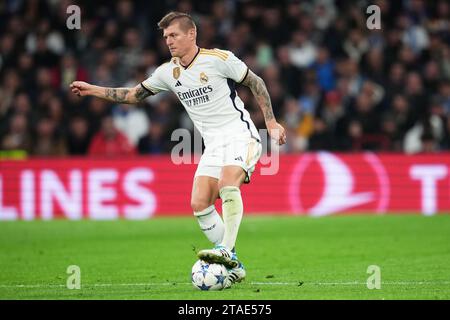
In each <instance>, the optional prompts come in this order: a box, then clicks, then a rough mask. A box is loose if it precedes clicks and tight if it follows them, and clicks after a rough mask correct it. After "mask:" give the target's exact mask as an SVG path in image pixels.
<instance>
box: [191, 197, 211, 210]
mask: <svg viewBox="0 0 450 320" xmlns="http://www.w3.org/2000/svg"><path fill="white" fill-rule="evenodd" d="M209 206H211V204H210V203H209V201H207V200H203V199H192V200H191V208H192V211H194V212H201V211H203V210H205V209H206V208H208V207H209Z"/></svg>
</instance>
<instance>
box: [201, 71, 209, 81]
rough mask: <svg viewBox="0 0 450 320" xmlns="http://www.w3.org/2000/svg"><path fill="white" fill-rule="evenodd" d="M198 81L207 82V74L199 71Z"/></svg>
mask: <svg viewBox="0 0 450 320" xmlns="http://www.w3.org/2000/svg"><path fill="white" fill-rule="evenodd" d="M200 82H201V83H203V84H206V83H207V82H208V76H207V75H206V73H204V72H202V73H200Z"/></svg>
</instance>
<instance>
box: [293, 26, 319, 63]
mask: <svg viewBox="0 0 450 320" xmlns="http://www.w3.org/2000/svg"><path fill="white" fill-rule="evenodd" d="M289 55H290V58H291V61H292V64H293V65H295V66H296V67H298V68H307V67H309V66H311V64H312V63H313V62H314V61H315V59H316V55H317V48H316V46H315V45H314V44H313V43H312V42H310V41H309V40H308V37H307V36H306V34H305V33H304V32H303V31H300V30H297V31H294V33H293V34H292V38H291V42H290V43H289Z"/></svg>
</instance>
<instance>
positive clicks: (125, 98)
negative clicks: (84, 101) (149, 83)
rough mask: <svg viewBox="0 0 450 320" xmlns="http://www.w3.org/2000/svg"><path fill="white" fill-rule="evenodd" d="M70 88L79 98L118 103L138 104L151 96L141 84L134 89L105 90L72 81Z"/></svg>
mask: <svg viewBox="0 0 450 320" xmlns="http://www.w3.org/2000/svg"><path fill="white" fill-rule="evenodd" d="M70 88H71V89H72V92H73V93H75V94H76V95H79V96H94V97H97V98H101V99H106V100H109V101H112V102H118V103H132V104H134V103H138V102H140V101H142V100H144V99H145V98H147V97H148V96H150V95H152V93H151V92H150V91H149V90H146V89H145V88H144V87H143V86H142V85H141V84H138V85H137V86H136V87H134V88H105V87H99V86H94V85H92V84H89V83H86V82H83V81H74V82H73V83H72V84H71V85H70Z"/></svg>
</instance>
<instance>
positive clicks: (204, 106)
mask: <svg viewBox="0 0 450 320" xmlns="http://www.w3.org/2000/svg"><path fill="white" fill-rule="evenodd" d="M247 73H248V67H247V66H246V65H245V63H244V62H242V61H241V60H239V59H238V58H237V57H236V56H235V55H234V54H233V53H232V52H230V51H225V50H218V49H213V50H208V49H203V48H199V50H198V52H197V55H196V56H195V57H194V59H193V60H192V62H191V63H190V64H189V65H188V66H187V67H183V66H182V65H181V64H180V61H179V59H178V58H172V59H171V60H170V62H167V63H165V64H162V65H161V66H159V67H158V68H157V69H156V70H155V71H154V72H153V74H152V75H151V76H150V77H149V78H148V79H146V80H145V81H143V82H142V83H141V85H142V86H143V87H144V88H145V89H146V90H148V91H150V92H151V93H152V94H156V93H158V92H161V91H172V92H174V93H175V94H176V95H177V97H178V99H179V100H180V102H181V103H182V104H183V106H184V107H185V109H186V111H187V113H188V114H189V116H190V118H191V119H192V122H193V123H194V125H195V127H196V128H197V129H198V131H199V132H200V134H201V135H202V137H203V139H204V142H205V145H208V144H209V143H213V141H217V140H216V139H224V138H225V139H226V138H227V137H230V138H231V137H233V136H236V135H243V134H244V135H245V134H247V135H249V136H250V137H253V138H255V139H256V140H258V141H260V140H261V139H260V137H259V134H258V131H257V129H256V127H255V125H254V123H253V121H252V120H251V119H250V115H249V113H248V111H247V110H245V108H244V103H243V102H242V100H241V99H240V98H239V97H238V95H237V93H236V90H235V84H236V82H237V83H240V82H242V81H243V80H244V79H245V77H246V76H247Z"/></svg>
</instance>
